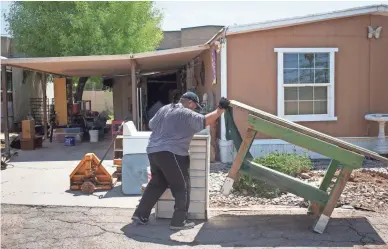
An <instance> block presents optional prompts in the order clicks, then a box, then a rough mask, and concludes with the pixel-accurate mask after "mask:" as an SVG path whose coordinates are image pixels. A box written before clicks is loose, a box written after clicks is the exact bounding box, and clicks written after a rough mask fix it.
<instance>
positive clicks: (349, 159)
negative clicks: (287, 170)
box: [248, 115, 364, 168]
mask: <svg viewBox="0 0 388 249" xmlns="http://www.w3.org/2000/svg"><path fill="white" fill-rule="evenodd" d="M248 122H249V124H250V125H251V126H253V127H254V128H255V129H256V130H257V131H259V132H262V133H264V134H266V135H269V136H271V137H275V138H280V139H282V140H284V141H287V142H289V143H292V144H295V145H298V146H300V147H303V148H306V149H308V150H311V151H314V152H317V153H319V154H322V155H325V156H327V157H330V158H333V159H335V160H337V161H340V162H341V163H342V164H344V165H346V167H351V168H360V167H361V166H360V165H362V162H363V159H364V157H363V156H361V155H359V154H357V153H354V152H351V151H348V150H346V149H342V148H340V147H338V146H336V145H333V144H330V143H327V142H324V141H322V140H320V139H317V138H314V137H311V136H308V135H305V134H302V133H300V132H297V131H294V130H291V129H289V128H285V127H282V126H280V125H277V124H275V123H272V122H270V121H267V120H264V119H261V118H258V117H255V116H253V115H249V117H248Z"/></svg>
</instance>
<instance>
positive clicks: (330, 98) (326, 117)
mask: <svg viewBox="0 0 388 249" xmlns="http://www.w3.org/2000/svg"><path fill="white" fill-rule="evenodd" d="M274 51H275V52H277V54H278V68H277V71H278V79H277V80H278V106H277V111H278V113H277V115H278V116H279V117H282V118H285V119H288V120H290V121H295V122H297V121H300V122H304V121H336V120H337V119H338V118H337V117H336V116H335V113H334V104H335V101H334V96H335V95H334V78H335V77H334V75H335V72H334V68H335V66H334V61H335V52H338V48H275V49H274ZM284 53H329V55H330V67H329V69H330V83H329V84H319V83H318V84H303V85H305V86H327V88H328V89H327V90H328V91H327V105H328V106H327V110H328V114H307V115H285V114H284V86H283V85H284V84H283V82H284V78H283V54H284ZM287 86H290V87H292V86H300V84H287Z"/></svg>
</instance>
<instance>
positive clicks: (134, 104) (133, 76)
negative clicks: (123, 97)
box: [131, 60, 139, 129]
mask: <svg viewBox="0 0 388 249" xmlns="http://www.w3.org/2000/svg"><path fill="white" fill-rule="evenodd" d="M131 84H132V120H133V123H134V124H135V126H136V128H137V129H139V127H137V98H136V96H137V86H136V62H135V61H134V60H132V61H131Z"/></svg>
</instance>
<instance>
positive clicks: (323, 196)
mask: <svg viewBox="0 0 388 249" xmlns="http://www.w3.org/2000/svg"><path fill="white" fill-rule="evenodd" d="M231 106H232V107H233V108H240V109H243V110H245V111H248V113H249V115H248V120H247V122H248V124H249V127H248V129H247V133H246V134H245V137H244V139H243V138H242V137H241V135H240V133H239V131H238V129H237V127H236V124H235V123H234V120H233V109H229V110H227V111H226V112H225V121H226V122H225V123H226V126H227V127H226V130H227V137H228V139H230V140H233V142H234V145H235V147H236V149H238V153H237V155H236V158H235V160H234V162H233V165H232V167H231V169H230V170H229V174H228V177H227V179H226V180H225V182H224V185H223V187H222V190H221V191H222V192H223V194H224V195H228V194H229V193H230V190H231V189H232V186H233V183H234V181H236V180H237V179H238V174H239V173H244V174H248V175H250V176H251V177H253V178H256V179H259V180H262V181H265V182H266V183H267V184H270V185H272V186H275V187H279V188H280V189H282V190H285V191H287V192H290V193H293V194H295V195H298V196H301V197H303V198H305V199H306V200H309V201H310V206H309V214H313V215H315V216H316V217H317V220H316V222H315V224H314V226H313V230H314V231H315V232H318V233H323V232H324V230H325V228H326V226H327V224H328V222H329V219H330V216H331V214H332V212H333V210H334V208H335V205H336V203H337V201H338V199H339V197H340V195H341V193H342V191H343V190H344V188H345V185H346V183H347V181H348V179H349V177H350V175H351V173H352V171H353V170H354V169H358V168H361V167H362V164H363V161H364V158H365V157H371V158H374V159H377V160H380V161H383V162H386V163H388V158H385V157H382V156H380V155H379V154H377V153H375V152H373V151H370V150H367V149H364V148H362V147H359V146H356V145H353V144H351V143H347V142H345V141H342V140H340V139H337V138H334V137H331V136H329V135H326V134H324V133H320V132H318V131H315V130H312V129H309V128H307V127H304V126H302V125H298V124H296V123H293V122H291V121H288V120H285V119H283V118H279V117H277V116H275V115H272V114H270V113H267V112H264V111H261V110H259V109H256V108H253V107H251V106H248V105H245V104H243V103H240V102H238V101H233V100H232V101H231ZM257 132H261V133H263V134H266V135H269V136H271V137H273V138H279V139H282V140H284V141H287V142H289V143H291V144H294V145H297V146H300V147H303V148H306V149H308V150H310V151H313V152H316V153H319V154H322V155H324V156H327V157H329V158H332V160H331V162H330V165H329V167H328V169H327V171H326V174H325V176H324V177H323V179H322V180H321V183H320V186H319V187H315V186H312V185H310V184H308V183H305V182H303V181H301V180H299V179H297V178H294V177H291V176H289V175H286V174H283V173H281V172H278V171H275V170H272V169H270V168H267V167H265V166H263V165H259V164H257V163H255V162H253V157H252V155H251V154H250V153H249V148H250V147H251V145H252V142H253V140H254V139H255V137H256V134H257ZM339 165H341V166H342V167H341V171H340V173H339V175H338V177H337V180H336V182H335V184H334V187H333V188H332V189H331V191H330V192H328V191H327V190H328V188H329V185H330V182H331V180H332V179H333V177H334V174H335V172H336V170H337V168H338V166H339Z"/></svg>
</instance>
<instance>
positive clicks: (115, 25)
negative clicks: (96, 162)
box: [6, 1, 163, 97]
mask: <svg viewBox="0 0 388 249" xmlns="http://www.w3.org/2000/svg"><path fill="white" fill-rule="evenodd" d="M6 20H7V22H8V26H7V30H8V31H9V33H10V35H12V37H13V42H14V46H15V49H16V51H18V52H19V53H23V54H26V55H28V56H29V57H51V56H83V55H103V54H110V55H112V54H130V53H139V52H145V51H152V50H155V49H156V48H157V47H158V45H159V43H160V41H161V39H162V38H163V32H162V30H161V27H160V24H161V21H162V14H161V12H160V11H159V10H158V9H156V8H155V6H154V3H153V2H147V1H139V2H134V1H133V2H124V1H117V2H100V1H98V2H97V1H96V2H95V1H90V2H89V1H88V2H86V1H85V2H84V1H59V2H30V1H20V2H14V3H13V4H12V5H11V8H10V11H9V14H8V15H6ZM87 79H88V78H87V77H81V78H80V79H79V82H78V84H77V87H80V85H82V84H83V85H84V84H85V83H86V81H87ZM78 97H79V96H78ZM81 97H82V93H81Z"/></svg>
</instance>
